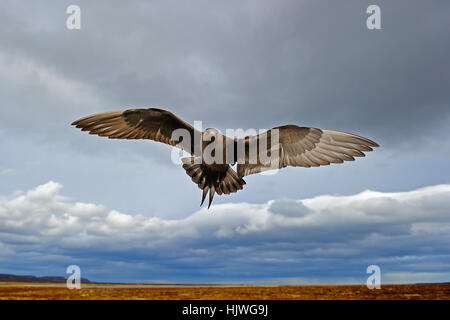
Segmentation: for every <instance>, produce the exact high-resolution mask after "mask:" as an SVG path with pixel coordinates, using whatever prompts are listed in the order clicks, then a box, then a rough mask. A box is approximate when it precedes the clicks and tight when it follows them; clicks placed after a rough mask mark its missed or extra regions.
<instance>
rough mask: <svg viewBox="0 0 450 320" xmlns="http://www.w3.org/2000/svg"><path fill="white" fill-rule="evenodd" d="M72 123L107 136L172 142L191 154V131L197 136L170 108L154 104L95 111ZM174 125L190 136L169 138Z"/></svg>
mask: <svg viewBox="0 0 450 320" xmlns="http://www.w3.org/2000/svg"><path fill="white" fill-rule="evenodd" d="M72 125H74V126H76V127H77V128H81V130H82V131H88V132H89V133H90V134H96V135H99V136H101V137H108V138H110V139H150V140H154V141H157V142H162V143H165V144H168V145H171V146H176V147H178V148H180V149H182V150H184V151H186V152H189V153H190V154H194V134H196V135H195V137H198V136H200V137H201V133H200V132H199V131H197V130H195V129H194V128H193V127H192V126H191V125H189V124H188V123H186V122H185V121H183V120H181V119H180V118H179V117H177V116H176V115H174V114H173V113H172V112H170V111H167V110H161V109H156V108H149V109H130V110H122V111H111V112H104V113H98V114H94V115H91V116H88V117H85V118H82V119H79V120H77V121H75V122H73V123H72ZM177 129H184V130H185V133H188V134H189V135H190V139H181V138H178V139H173V137H172V134H173V132H174V131H175V130H177Z"/></svg>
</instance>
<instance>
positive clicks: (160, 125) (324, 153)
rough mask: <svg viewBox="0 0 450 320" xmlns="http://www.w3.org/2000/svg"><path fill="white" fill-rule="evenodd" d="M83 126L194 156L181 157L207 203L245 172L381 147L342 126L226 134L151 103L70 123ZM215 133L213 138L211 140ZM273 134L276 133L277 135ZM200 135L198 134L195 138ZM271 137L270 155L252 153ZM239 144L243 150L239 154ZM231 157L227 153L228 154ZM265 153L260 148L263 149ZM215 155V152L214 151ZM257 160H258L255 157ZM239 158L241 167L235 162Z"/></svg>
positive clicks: (313, 163) (322, 161)
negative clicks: (180, 133)
mask: <svg viewBox="0 0 450 320" xmlns="http://www.w3.org/2000/svg"><path fill="white" fill-rule="evenodd" d="M72 125H74V126H76V127H77V128H81V130H82V131H88V132H89V133H90V134H96V135H99V136H102V137H108V138H110V139H149V140H154V141H157V142H162V143H165V144H168V145H171V146H176V147H178V148H180V149H182V150H184V151H186V152H188V153H190V154H191V155H192V157H189V158H184V159H182V162H183V168H184V169H185V170H186V173H187V174H188V175H189V176H190V177H191V179H192V181H193V182H194V183H196V184H197V186H198V187H199V188H200V189H201V190H203V194H202V202H201V204H200V205H202V204H203V202H204V200H205V199H206V196H207V194H208V192H209V204H208V208H209V207H210V206H211V203H212V200H213V197H214V194H216V193H217V194H218V195H222V194H230V193H234V192H237V191H238V190H242V189H243V186H244V185H245V184H246V183H245V181H244V180H243V179H242V178H243V177H244V176H247V175H250V174H255V173H259V172H262V171H266V170H272V169H279V168H284V167H286V166H292V167H306V168H309V167H318V166H322V165H329V164H330V163H342V162H344V161H353V160H355V157H364V156H365V154H364V153H363V151H365V152H367V151H372V150H373V149H372V148H373V147H378V144H376V143H375V142H373V141H371V140H369V139H366V138H363V137H360V136H357V135H354V134H351V133H346V132H341V131H333V130H321V129H316V128H308V127H298V126H296V125H285V126H280V127H275V128H273V129H271V130H269V131H267V132H265V133H263V134H259V135H256V136H251V137H246V138H245V139H238V138H228V137H225V136H223V135H221V134H220V133H219V132H218V131H217V130H215V129H206V130H205V131H204V132H199V131H198V130H196V129H194V128H193V127H192V126H191V125H189V124H188V123H186V122H185V121H183V120H181V119H180V118H178V117H177V116H176V115H174V114H173V113H172V112H170V111H166V110H161V109H156V108H149V109H130V110H122V111H111V112H104V113H99V114H94V115H91V116H88V117H85V118H82V119H80V120H77V121H75V122H73V123H72ZM176 129H184V130H185V132H186V133H188V134H189V135H190V137H191V138H190V139H186V141H184V139H182V138H177V139H174V138H173V137H174V136H173V135H172V134H173V133H174V131H175V130H176ZM275 134H277V135H278V143H275V145H272V141H271V138H272V135H275ZM211 136H212V137H214V139H212V140H211ZM274 137H275V136H274ZM197 138H198V139H197ZM213 141H216V142H221V143H222V145H219V147H221V148H223V152H222V154H223V156H222V157H219V156H217V158H215V161H214V162H211V161H208V160H206V159H205V155H204V153H203V151H205V150H206V148H207V147H208V146H209V145H210V144H211V143H212V142H213ZM266 141H267V150H269V151H268V152H267V155H270V156H268V157H260V155H259V153H258V156H257V157H256V158H252V156H251V155H250V150H251V148H252V147H251V146H252V145H253V143H255V145H257V146H258V149H257V150H258V152H260V151H261V150H260V149H259V148H260V147H259V146H260V144H261V145H263V142H264V143H266ZM239 146H243V148H244V149H242V150H243V151H244V153H243V154H242V155H241V156H239V152H238V149H239ZM230 150H232V152H231V155H229V157H228V158H229V159H228V158H227V152H228V153H230ZM261 152H262V151H261ZM213 156H214V154H213ZM255 160H256V161H255ZM236 163H237V172H236V171H234V170H233V168H232V167H231V166H232V165H234V164H236Z"/></svg>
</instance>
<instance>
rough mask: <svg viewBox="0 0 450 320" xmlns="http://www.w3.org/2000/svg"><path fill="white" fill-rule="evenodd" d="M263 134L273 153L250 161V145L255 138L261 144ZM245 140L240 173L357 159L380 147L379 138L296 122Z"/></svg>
mask: <svg viewBox="0 0 450 320" xmlns="http://www.w3.org/2000/svg"><path fill="white" fill-rule="evenodd" d="M275 130H276V131H275ZM275 132H276V133H277V135H278V141H277V142H276V143H275V144H274V145H272V144H270V142H271V137H272V136H273V135H274V134H275ZM262 137H265V138H266V139H267V141H268V143H269V147H268V148H267V149H268V150H271V151H272V154H273V157H269V158H268V159H265V161H263V160H260V159H259V158H258V161H257V162H256V163H253V164H252V163H249V162H248V158H249V155H248V152H249V149H250V148H249V147H248V145H249V144H250V143H251V142H252V141H253V142H255V143H256V144H258V145H259V142H260V140H261V139H262ZM245 143H246V145H247V147H246V153H247V154H246V161H247V162H246V163H238V165H237V172H238V174H239V176H240V177H243V176H247V175H250V174H255V173H259V172H262V171H266V170H273V169H278V168H284V167H286V166H292V167H306V168H309V167H318V166H321V165H329V164H330V163H342V162H344V161H353V160H355V158H354V157H364V156H365V154H364V153H363V151H372V150H373V149H372V147H378V144H376V143H375V142H373V141H371V140H369V139H367V138H364V137H360V136H357V135H355V134H351V133H346V132H341V131H334V130H321V129H316V128H307V127H298V126H296V125H286V126H281V127H275V128H273V129H271V130H269V131H268V132H267V133H263V134H259V135H257V136H252V137H248V138H246V139H245ZM264 143H265V142H264Z"/></svg>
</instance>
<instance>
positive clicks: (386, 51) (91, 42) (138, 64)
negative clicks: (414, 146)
mask: <svg viewBox="0 0 450 320" xmlns="http://www.w3.org/2000/svg"><path fill="white" fill-rule="evenodd" d="M68 3H69V2H65V1H61V2H55V3H54V6H53V7H52V8H49V6H48V2H45V3H44V2H39V1H38V2H33V4H29V5H27V6H25V5H21V6H17V7H16V6H14V5H12V3H11V2H8V1H6V2H3V3H2V6H3V10H2V13H1V18H2V19H1V21H2V22H1V23H2V24H4V25H5V27H2V28H1V30H2V31H1V33H0V35H1V39H2V51H3V52H6V53H7V54H11V55H14V56H25V57H28V58H30V59H32V60H33V61H35V62H36V63H38V64H42V66H43V67H45V68H49V69H51V70H53V71H54V72H56V73H59V74H61V75H64V77H67V78H69V79H71V80H73V81H76V82H77V83H82V84H83V85H85V86H87V87H88V88H89V90H92V92H93V93H94V94H95V95H96V96H97V97H98V98H99V99H100V101H97V103H92V104H91V105H86V102H85V101H79V102H78V103H77V101H76V99H75V100H74V99H71V100H69V99H68V101H67V103H68V104H70V105H71V107H70V108H64V106H62V104H63V103H60V104H59V106H58V108H60V109H61V108H63V109H65V115H66V116H69V115H70V116H72V117H77V116H79V115H82V114H84V113H86V112H97V111H101V110H106V109H114V108H116V109H117V108H122V107H126V106H149V105H158V106H163V107H169V108H171V109H173V110H174V111H175V112H177V113H178V114H180V115H181V116H182V117H184V118H186V120H188V121H193V120H197V119H199V120H204V121H206V122H207V124H206V125H207V126H217V127H222V128H224V127H244V128H248V127H258V128H259V127H271V126H274V125H279V124H283V123H286V122H292V123H299V124H304V125H314V126H318V127H328V128H334V129H340V130H347V131H352V130H353V131H356V132H358V133H361V134H365V135H370V136H371V137H374V138H376V139H377V140H381V141H383V142H385V143H384V144H385V145H386V144H387V145H388V146H390V145H392V144H396V143H398V142H404V141H410V140H411V139H412V138H420V137H425V136H426V135H427V134H429V130H428V128H430V127H432V126H440V125H442V124H443V121H444V120H447V119H448V115H449V112H450V111H449V110H450V108H449V106H448V101H449V100H450V92H449V90H447V85H448V83H450V69H449V68H448V65H449V62H450V58H449V57H450V43H449V41H448V35H447V31H448V30H449V28H450V21H449V20H448V19H445V15H444V14H443V12H447V11H448V9H450V4H449V3H447V2H442V1H431V2H424V1H412V2H411V1H396V2H392V1H378V2H377V4H379V5H380V7H381V10H382V11H381V12H382V27H383V29H382V30H377V31H369V30H367V28H366V27H365V19H366V17H367V14H366V13H365V10H366V8H367V6H368V4H369V2H367V1H345V2H344V1H339V2H330V1H281V2H276V3H275V2H273V1H246V2H241V1H231V2H226V3H225V2H221V1H194V2H181V1H154V2H147V1H135V2H133V3H132V4H130V3H124V2H119V1H115V2H114V1H113V2H111V1H108V2H106V1H104V2H102V1H96V2H85V1H81V2H80V3H79V5H80V6H81V9H82V30H81V31H79V32H78V31H77V32H70V31H68V30H66V29H65V24H64V22H65V21H64V20H65V16H66V15H65V13H64V12H65V8H66V6H67V5H68ZM13 8H16V10H14V9H13ZM28 12H32V14H27V13H28ZM200 13H201V14H200ZM6 26H8V27H6ZM31 94H32V95H33V97H34V96H37V97H39V93H38V92H35V93H33V92H31ZM43 102H45V101H43ZM29 103H30V101H23V102H22V103H21V107H24V108H28V109H29V108H31V107H30V106H28V104H29ZM11 108H12V107H11ZM54 108H55V107H54ZM99 108H101V110H99ZM40 110H48V111H49V112H56V113H57V110H53V109H52V106H51V103H47V104H45V105H41V106H40ZM205 111H210V113H206V114H205ZM12 112H13V111H12ZM13 113H14V112H13ZM235 114H239V117H238V118H237V119H236V116H235ZM16 116H18V114H17V113H16ZM58 117H59V118H61V117H63V115H61V114H60V115H59V116H58ZM42 120H43V121H46V119H42Z"/></svg>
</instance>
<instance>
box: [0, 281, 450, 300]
mask: <svg viewBox="0 0 450 320" xmlns="http://www.w3.org/2000/svg"><path fill="white" fill-rule="evenodd" d="M0 285H1V287H0V299H55V300H63V299H64V300H65V299H75V300H80V299H81V300H85V299H133V300H136V299H151V300H154V299H159V300H177V299H209V300H216V299H232V300H241V299H249V300H253V299H255V300H260V299H261V300H262V299H271V300H277V299H331V300H339V299H358V300H366V299H395V300H397V299H402V300H407V299H433V300H436V299H437V300H449V299H450V283H441V284H411V285H382V287H381V289H374V290H369V289H368V288H367V287H366V286H361V285H342V286H340V285H337V286H207V287H195V286H193V287H186V286H183V287H176V286H171V287H157V286H156V287H155V286H154V285H147V286H139V287H133V286H132V285H130V286H128V287H126V288H123V287H122V288H121V287H120V286H116V285H102V287H101V288H89V287H84V288H83V285H82V288H81V289H79V290H76V289H73V290H69V289H67V288H66V286H65V285H57V286H55V285H54V284H52V285H53V287H46V286H45V284H32V286H30V284H23V283H22V284H21V283H0ZM47 285H48V284H47Z"/></svg>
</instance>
